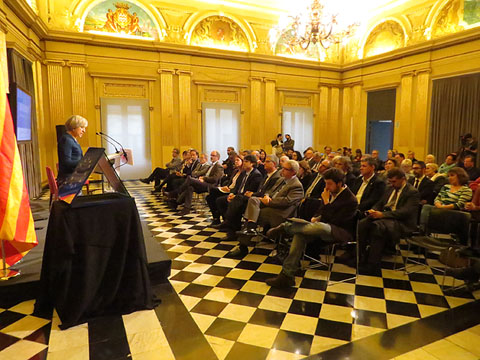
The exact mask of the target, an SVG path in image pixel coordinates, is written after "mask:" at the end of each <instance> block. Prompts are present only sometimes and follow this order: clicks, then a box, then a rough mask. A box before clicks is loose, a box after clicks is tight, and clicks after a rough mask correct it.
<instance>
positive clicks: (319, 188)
mask: <svg viewBox="0 0 480 360" xmlns="http://www.w3.org/2000/svg"><path fill="white" fill-rule="evenodd" d="M318 176H322V178H321V179H320V180H319V181H318V182H317V184H316V185H315V187H314V188H313V190H312V192H311V194H310V196H309V197H311V198H316V199H318V198H319V197H320V195H322V192H323V190H324V189H325V179H324V178H323V175H322V174H320V173H316V175H315V177H314V178H313V179H312V184H313V182H314V181H315V179H316V178H317V177H318ZM310 185H311V184H310ZM309 187H310V186H308V187H307V188H306V189H304V190H305V193H306V192H307V190H308V188H309Z"/></svg>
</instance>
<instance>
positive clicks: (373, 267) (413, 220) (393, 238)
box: [358, 168, 420, 273]
mask: <svg viewBox="0 0 480 360" xmlns="http://www.w3.org/2000/svg"><path fill="white" fill-rule="evenodd" d="M387 179H388V183H389V185H390V186H388V187H387V188H386V190H385V192H384V194H383V196H382V198H381V199H380V201H379V202H377V203H376V204H375V205H374V206H373V208H372V209H370V210H368V211H367V213H368V216H367V217H366V218H364V219H362V220H360V222H359V224H358V241H359V248H360V259H361V261H362V265H363V266H364V268H365V272H366V273H375V272H378V270H379V269H380V261H381V258H382V253H383V251H384V248H385V247H388V248H390V249H392V248H394V247H395V244H397V243H398V242H399V241H400V238H401V236H403V235H406V234H408V233H410V232H412V231H414V230H415V228H416V224H417V218H418V211H419V208H420V206H419V205H420V194H419V192H418V191H417V189H415V188H414V187H413V186H412V185H410V184H409V183H407V179H406V177H405V173H404V172H403V171H402V170H401V169H398V168H394V169H391V170H389V171H388V174H387ZM368 246H370V249H369V251H368V254H367V247H368Z"/></svg>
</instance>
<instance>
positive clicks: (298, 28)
mask: <svg viewBox="0 0 480 360" xmlns="http://www.w3.org/2000/svg"><path fill="white" fill-rule="evenodd" d="M357 26H358V24H357V23H353V24H349V25H347V26H346V27H344V28H343V29H342V28H341V27H340V26H339V23H338V21H337V15H334V14H328V13H327V12H326V11H325V5H323V4H322V3H321V2H320V0H313V1H312V3H311V5H310V6H308V7H307V9H306V10H305V11H304V12H300V13H298V14H297V15H295V16H289V17H288V21H287V24H286V25H284V26H282V25H280V24H279V25H278V26H276V27H275V28H273V29H272V30H271V31H270V41H271V43H272V45H273V46H275V44H276V43H277V41H278V40H279V39H281V40H282V42H283V43H284V44H285V45H286V46H288V47H289V48H290V49H293V48H295V47H297V46H300V47H301V48H302V49H303V50H306V49H307V48H308V47H309V46H310V45H311V44H313V45H316V44H317V43H318V44H320V45H321V46H322V47H323V48H325V49H328V48H329V47H330V45H332V44H338V43H340V42H342V40H343V39H344V38H345V37H348V36H350V35H352V34H353V32H354V31H355V29H356V28H357Z"/></svg>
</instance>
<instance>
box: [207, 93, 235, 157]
mask: <svg viewBox="0 0 480 360" xmlns="http://www.w3.org/2000/svg"><path fill="white" fill-rule="evenodd" d="M202 110H203V111H202V130H203V151H205V152H206V153H207V154H209V153H210V152H211V151H212V150H218V151H219V152H220V156H221V158H222V159H225V158H226V157H227V147H229V146H233V147H234V148H235V151H237V152H238V151H239V149H238V147H239V133H240V104H227V103H206V102H204V103H202Z"/></svg>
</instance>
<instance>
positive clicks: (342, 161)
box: [333, 156, 357, 188]
mask: <svg viewBox="0 0 480 360" xmlns="http://www.w3.org/2000/svg"><path fill="white" fill-rule="evenodd" d="M333 166H335V167H336V168H337V169H340V170H342V171H343V173H344V174H345V185H347V186H348V187H349V188H352V186H353V184H354V182H355V180H356V179H357V177H356V176H355V174H354V173H353V172H352V162H351V161H350V158H348V157H346V156H338V157H336V158H335V160H334V161H333Z"/></svg>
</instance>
